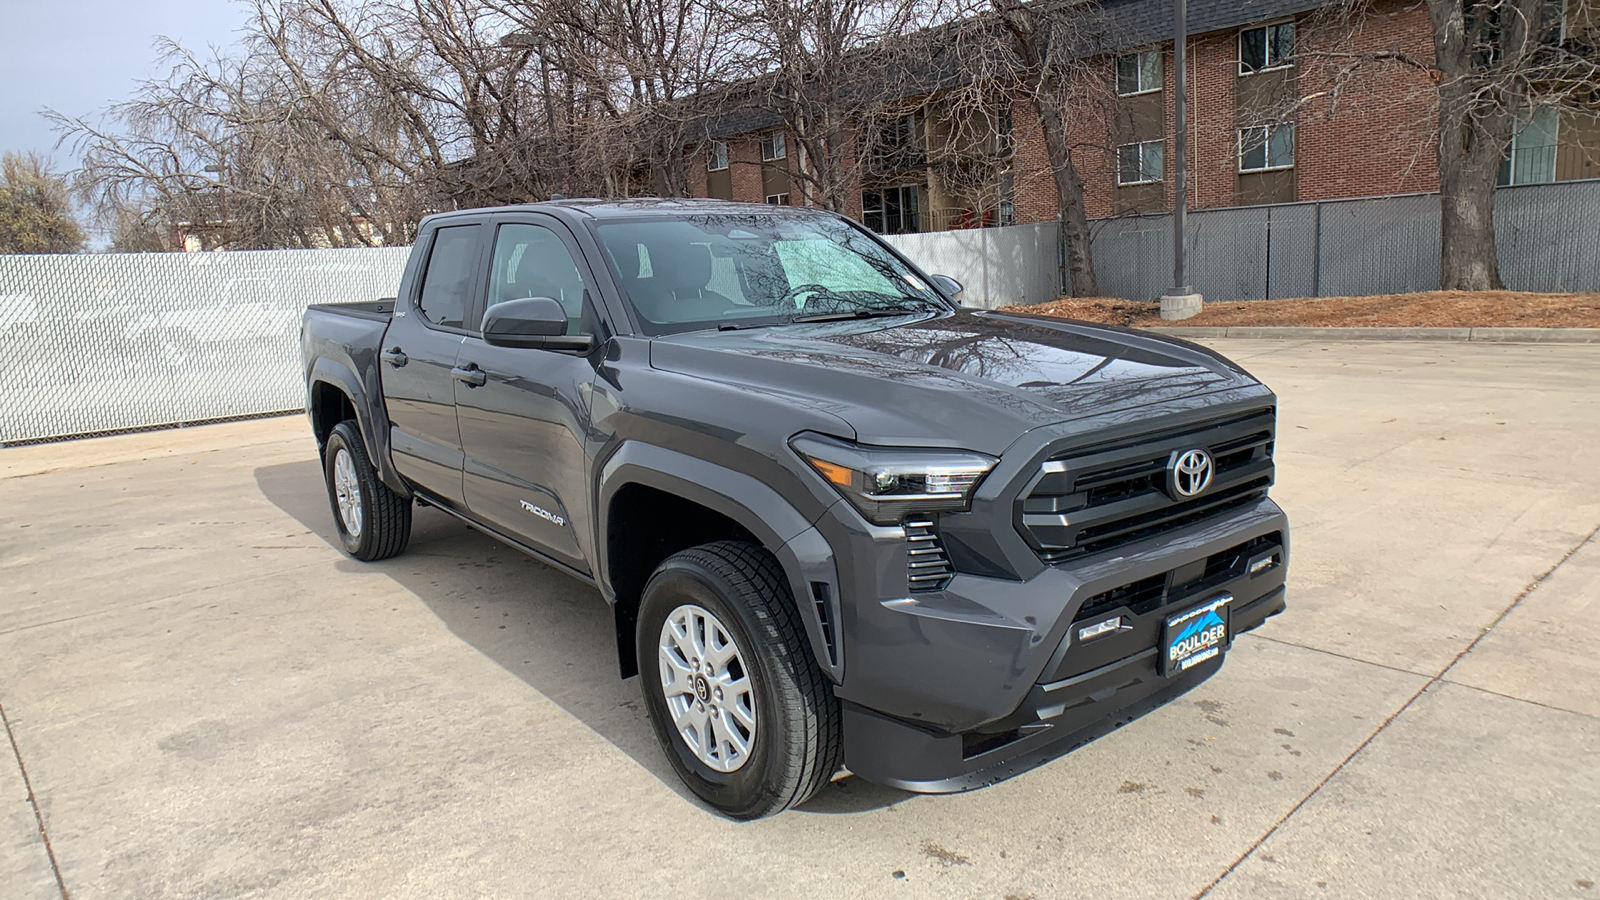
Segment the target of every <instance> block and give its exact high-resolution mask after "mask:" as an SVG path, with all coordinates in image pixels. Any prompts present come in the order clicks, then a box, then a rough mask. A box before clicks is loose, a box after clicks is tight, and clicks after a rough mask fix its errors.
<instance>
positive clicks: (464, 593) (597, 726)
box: [254, 460, 915, 814]
mask: <svg viewBox="0 0 1600 900" xmlns="http://www.w3.org/2000/svg"><path fill="white" fill-rule="evenodd" d="M254 474H255V479H256V485H257V487H258V488H259V489H260V491H261V494H262V496H263V497H265V498H266V499H267V500H268V501H269V502H271V503H272V504H273V505H274V506H276V507H278V508H279V509H280V510H282V511H283V512H285V513H287V514H288V515H289V516H290V517H292V518H293V519H294V520H295V521H297V522H299V523H300V524H301V525H303V526H305V528H306V529H307V530H309V531H311V532H312V533H314V534H316V535H317V536H318V537H320V538H322V539H323V540H324V541H326V542H327V543H328V545H329V546H330V547H332V548H333V549H334V550H335V551H337V552H340V553H342V552H343V551H342V550H340V549H339V541H338V537H337V535H336V533H335V531H334V524H333V518H332V513H331V512H330V510H329V508H328V500H327V496H326V494H325V493H324V490H323V487H322V472H321V470H320V467H319V466H318V465H317V463H316V461H314V460H306V461H304V462H295V463H283V464H280V465H274V466H263V467H261V468H258V469H256V470H255V473H254ZM338 567H339V568H340V570H342V571H348V572H350V573H352V574H358V573H369V572H381V573H382V574H384V575H386V576H388V577H389V578H391V579H393V580H394V581H395V583H397V584H398V585H399V586H400V587H402V588H404V589H405V590H406V591H408V592H410V593H411V594H412V595H413V596H415V597H416V598H417V599H419V600H420V601H422V603H423V604H424V605H425V606H427V607H428V609H429V610H430V611H431V612H432V613H433V614H434V615H435V616H436V617H437V618H438V619H439V621H441V622H443V623H444V625H445V627H446V628H448V629H450V632H451V633H452V634H454V635H455V636H456V637H458V638H460V639H461V640H462V641H464V642H466V643H467V644H469V645H470V646H472V647H473V648H475V649H476V650H478V652H480V653H482V654H483V655H484V656H486V657H488V658H489V659H491V660H493V661H494V662H495V663H496V664H498V665H499V666H500V667H501V668H502V669H504V670H506V671H507V672H510V673H511V674H512V675H514V676H516V677H517V678H518V679H520V680H521V681H522V682H523V683H524V684H527V685H528V686H529V687H531V688H533V689H534V690H536V691H538V692H539V693H540V694H542V695H543V696H544V697H546V698H547V699H549V700H550V701H551V702H553V703H555V704H556V705H557V706H559V707H561V708H562V709H563V710H565V711H566V712H567V713H569V714H570V715H572V716H573V717H575V718H577V719H578V720H579V721H581V722H582V723H583V724H584V725H586V726H587V727H589V728H590V729H592V730H593V731H594V732H595V733H596V734H598V735H600V736H601V737H602V738H604V739H605V740H607V741H609V742H610V743H611V744H612V745H613V746H615V747H616V748H617V749H618V750H621V751H622V752H623V753H625V754H627V756H628V757H629V758H631V759H632V760H633V761H634V762H635V763H637V764H638V765H639V766H640V767H642V768H643V769H645V770H646V771H648V772H650V774H652V775H654V776H655V777H656V778H657V779H659V780H660V781H661V782H662V783H663V784H665V785H667V786H668V787H670V788H671V789H672V790H674V791H676V792H677V793H678V794H679V795H680V796H683V797H684V798H685V799H687V800H690V801H691V802H696V803H698V801H697V800H696V799H695V798H694V797H693V795H692V794H690V793H689V791H688V789H687V788H685V787H683V784H682V782H680V781H679V779H678V776H677V774H676V773H675V772H673V770H672V767H671V766H670V765H669V764H668V763H667V761H666V759H665V758H664V757H663V756H662V753H661V749H660V747H659V746H658V745H657V744H656V738H655V734H654V732H653V731H652V730H651V727H650V722H649V718H648V716H647V715H646V713H645V710H644V705H643V703H642V701H641V699H640V697H639V682H638V681H637V679H628V680H627V681H623V680H622V679H620V678H618V677H617V660H616V649H615V648H616V639H615V633H614V630H613V625H612V619H611V610H610V608H609V607H608V606H607V604H606V602H605V600H604V599H602V598H601V596H600V594H599V592H598V591H596V590H595V589H594V588H592V587H589V586H587V585H584V584H582V583H581V582H579V581H576V580H575V579H573V578H571V577H569V576H567V575H564V574H562V573H561V572H557V571H556V570H554V569H551V568H550V567H548V566H546V565H544V564H543V563H540V562H538V561H537V560H535V559H532V558H531V557H528V556H527V555H525V554H523V553H521V552H519V551H517V550H514V549H512V548H510V547H507V546H506V545H504V544H501V543H500V542H498V541H496V540H494V539H493V538H490V537H488V536H487V535H484V534H480V533H478V532H477V531H474V530H473V529H471V528H468V527H467V526H465V525H463V524H461V523H460V522H458V521H456V520H455V519H453V518H451V517H449V516H447V515H445V514H444V513H441V512H439V511H438V510H435V509H427V508H419V509H417V510H416V511H415V515H414V516H413V522H412V529H411V543H410V545H409V546H408V547H407V549H406V552H404V553H402V554H400V555H399V556H396V557H394V558H393V559H387V560H383V561H382V562H377V563H362V562H358V561H356V560H353V559H349V558H345V559H343V560H341V561H340V563H339V564H338ZM913 796H915V795H913V794H909V793H906V792H904V791H899V790H895V789H893V788H886V787H882V786H880V785H875V784H872V783H870V782H867V781H863V780H862V779H860V778H856V777H854V776H844V777H841V778H839V779H836V780H835V781H834V782H833V783H832V784H830V785H829V786H828V787H826V788H824V789H823V790H822V791H821V792H819V793H818V794H817V796H815V797H813V798H812V799H811V800H810V801H809V802H807V803H806V804H805V805H803V806H801V807H798V808H797V809H798V811H800V812H809V813H832V814H837V813H854V812H866V811H869V810H874V809H881V808H883V807H886V806H890V805H893V804H895V803H898V802H900V801H903V800H907V799H910V798H912V797H913Z"/></svg>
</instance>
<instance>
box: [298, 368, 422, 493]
mask: <svg viewBox="0 0 1600 900" xmlns="http://www.w3.org/2000/svg"><path fill="white" fill-rule="evenodd" d="M318 384H326V385H328V386H329V387H332V388H334V389H336V390H339V391H341V392H343V393H344V395H345V396H346V397H349V398H350V405H351V407H353V408H354V409H355V411H356V427H357V428H358V429H360V431H361V440H362V441H363V442H364V443H366V445H367V457H368V458H369V459H370V460H372V465H373V468H375V469H377V472H378V479H379V480H380V481H382V482H383V483H384V484H385V485H387V486H388V487H389V489H390V490H392V491H394V492H395V493H397V494H399V495H400V496H402V497H407V498H409V497H410V496H411V486H410V485H408V484H406V481H405V479H404V478H401V477H400V473H399V472H396V471H395V469H394V461H393V459H392V458H391V457H390V455H389V429H388V428H387V427H383V428H380V427H378V423H377V421H376V420H377V419H379V418H381V419H383V421H384V423H385V425H387V423H388V417H387V416H380V415H378V414H376V413H375V411H374V408H373V404H372V399H371V396H370V395H369V394H368V393H367V391H366V388H365V387H364V386H363V385H362V383H361V379H360V378H359V377H358V376H357V375H356V373H355V372H354V370H352V369H351V368H350V367H349V366H347V365H345V364H344V363H342V362H339V361H337V360H332V359H328V358H327V357H319V358H318V359H317V360H316V362H314V363H312V365H311V371H310V373H309V374H307V376H306V414H307V415H308V416H310V417H311V419H312V427H313V428H315V426H316V408H315V406H314V404H315V402H316V389H317V385H318ZM317 449H318V450H319V451H320V450H321V449H322V447H321V446H320V444H319V445H318V447H317Z"/></svg>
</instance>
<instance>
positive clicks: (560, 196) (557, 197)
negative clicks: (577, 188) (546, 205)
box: [550, 194, 567, 200]
mask: <svg viewBox="0 0 1600 900" xmlns="http://www.w3.org/2000/svg"><path fill="white" fill-rule="evenodd" d="M550 199H551V200H565V199H567V195H566V194H551V195H550Z"/></svg>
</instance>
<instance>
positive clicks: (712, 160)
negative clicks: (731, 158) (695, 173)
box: [706, 141, 728, 172]
mask: <svg viewBox="0 0 1600 900" xmlns="http://www.w3.org/2000/svg"><path fill="white" fill-rule="evenodd" d="M727 167H728V142H727V141H712V142H711V150H710V152H709V153H707V154H706V171H707V172H721V171H722V170H723V169H726V168H727Z"/></svg>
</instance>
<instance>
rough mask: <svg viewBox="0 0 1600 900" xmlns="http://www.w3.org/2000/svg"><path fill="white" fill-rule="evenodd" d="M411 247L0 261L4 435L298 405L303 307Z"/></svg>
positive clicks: (393, 267) (330, 297)
mask: <svg viewBox="0 0 1600 900" xmlns="http://www.w3.org/2000/svg"><path fill="white" fill-rule="evenodd" d="M408 252H409V248H406V247H397V248H383V249H360V250H281V251H260V252H235V253H145V254H76V255H63V256H0V443H6V442H15V441H23V440H31V439H36V438H48V437H59V436H63V435H73V434H87V433H92V432H97V431H115V430H122V429H131V428H143V427H147V426H152V425H166V424H173V423H178V422H196V421H203V420H205V419H216V418H225V417H230V416H248V415H256V414H260V413H269V412H279V411H283V410H292V409H298V408H301V407H302V406H304V404H305V386H304V385H303V384H302V376H301V372H300V342H299V321H300V314H301V312H302V311H304V310H305V308H306V306H307V305H308V304H311V303H325V302H340V301H355V300H374V299H377V298H379V297H386V296H393V294H394V292H395V289H396V288H397V287H398V286H399V283H400V272H401V269H402V268H403V267H404V266H405V260H406V254H407V253H408Z"/></svg>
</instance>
